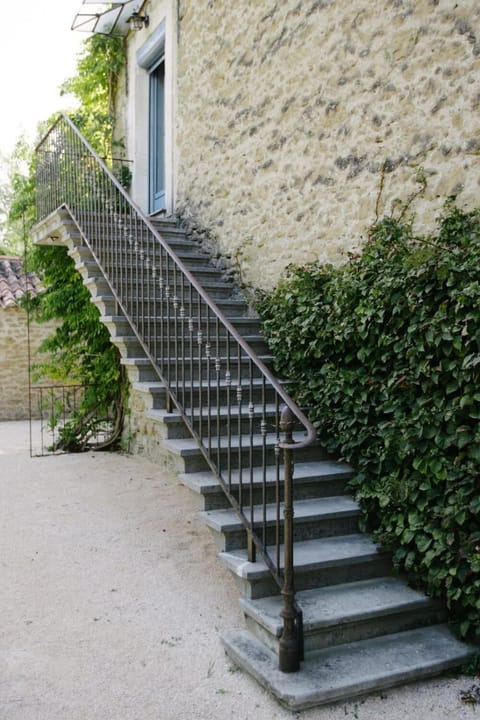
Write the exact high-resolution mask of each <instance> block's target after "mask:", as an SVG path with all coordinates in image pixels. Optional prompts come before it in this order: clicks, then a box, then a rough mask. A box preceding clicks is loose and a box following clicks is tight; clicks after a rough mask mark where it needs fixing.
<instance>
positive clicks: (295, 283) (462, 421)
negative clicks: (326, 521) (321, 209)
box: [259, 202, 480, 638]
mask: <svg viewBox="0 0 480 720" xmlns="http://www.w3.org/2000/svg"><path fill="white" fill-rule="evenodd" d="M479 267H480V209H477V210H474V211H472V212H468V213H467V212H462V211H461V210H459V209H458V208H456V207H455V206H454V204H453V203H452V202H449V203H448V204H447V206H446V208H445V211H444V214H443V215H442V216H441V217H440V218H439V220H438V226H437V230H436V232H434V233H432V234H431V235H430V236H428V237H423V236H422V237H419V236H417V235H415V234H414V232H413V230H412V226H411V224H410V223H409V222H407V221H405V219H403V218H402V219H396V220H395V219H392V218H385V219H383V220H381V221H379V222H377V223H376V224H375V225H374V226H373V227H372V228H371V230H370V234H369V238H368V241H367V242H366V244H365V246H364V248H363V251H362V253H361V254H360V255H358V256H355V257H352V258H350V260H349V262H347V263H345V264H344V265H343V266H341V267H337V268H333V267H330V266H326V265H316V264H313V265H308V266H304V267H292V268H290V269H289V271H288V274H287V275H286V276H285V277H284V278H283V279H282V281H281V282H280V284H279V285H278V287H277V288H276V289H275V290H274V291H273V292H272V293H271V294H269V295H266V296H264V297H263V298H261V299H260V300H259V310H260V312H261V315H262V316H263V318H264V328H265V331H266V334H267V337H268V340H269V343H270V346H271V348H272V350H273V352H274V355H275V358H276V362H277V369H278V370H279V371H280V372H281V373H282V376H286V377H288V378H289V380H290V381H291V382H292V387H293V392H294V394H295V396H296V399H297V400H298V402H299V403H300V404H301V405H302V406H304V407H305V408H307V409H308V412H309V414H310V416H311V417H312V418H313V419H314V421H315V423H316V426H317V428H318V433H319V437H320V439H321V441H322V442H323V444H324V445H325V446H326V448H327V449H328V450H329V451H330V452H331V453H334V454H335V455H337V456H340V457H343V458H345V459H346V460H347V461H349V462H350V463H352V465H353V466H354V468H355V476H354V479H353V482H352V489H353V490H354V491H355V492H356V494H357V496H358V498H359V499H360V501H361V503H362V505H363V508H364V511H365V516H366V524H367V525H368V526H369V527H370V528H373V529H374V530H375V531H376V533H377V536H378V537H379V538H380V539H381V540H382V541H383V542H384V543H385V544H386V545H387V546H388V547H390V548H391V549H392V551H393V557H394V560H395V562H396V563H397V565H398V566H399V567H400V568H401V569H402V570H404V571H406V572H407V573H408V574H409V575H410V577H411V579H412V580H413V581H414V582H417V583H418V584H419V585H421V586H423V587H425V588H426V589H427V590H428V591H429V592H430V593H431V594H433V595H437V596H441V597H443V598H444V599H445V600H446V601H447V603H448V605H449V607H450V609H451V611H452V614H453V616H454V617H455V618H457V620H458V623H459V628H460V631H461V633H462V634H463V635H470V636H476V637H477V638H478V637H480V490H479V485H478V477H479V474H480V426H479V420H480V391H479V387H480V330H479V328H480V280H479V273H478V268H479Z"/></svg>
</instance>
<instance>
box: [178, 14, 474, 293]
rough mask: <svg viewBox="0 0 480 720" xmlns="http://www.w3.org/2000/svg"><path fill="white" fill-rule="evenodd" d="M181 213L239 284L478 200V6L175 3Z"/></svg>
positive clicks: (266, 283) (339, 255)
mask: <svg viewBox="0 0 480 720" xmlns="http://www.w3.org/2000/svg"><path fill="white" fill-rule="evenodd" d="M178 22H179V32H178V37H179V46H178V66H177V94H178V97H177V116H176V139H177V140H176V142H177V175H178V177H177V188H178V190H177V207H178V209H179V210H180V213H181V215H182V216H183V217H184V218H185V219H186V220H187V221H188V222H189V223H190V225H191V226H192V227H196V228H197V229H199V230H208V231H209V232H210V235H211V237H212V239H213V240H214V242H215V243H217V244H218V245H219V247H220V249H221V251H222V252H223V253H224V254H227V255H229V256H230V257H231V258H232V261H233V263H234V265H236V266H237V269H239V270H240V271H241V274H242V278H243V279H244V280H245V281H246V282H247V283H251V284H252V285H254V286H257V287H263V288H268V287H271V286H272V285H273V284H274V283H275V282H276V280H277V279H278V277H279V274H280V273H281V271H282V270H283V269H284V268H285V267H286V266H287V265H288V264H289V263H291V262H294V263H301V262H306V261H311V260H320V261H331V262H335V263H336V262H339V261H341V260H342V259H343V258H345V256H346V253H347V252H348V251H351V250H353V249H354V248H356V247H357V246H358V245H359V244H361V242H362V239H363V238H364V237H365V233H366V230H367V228H368V226H369V225H371V224H372V223H373V222H374V221H375V219H376V218H379V217H382V216H383V215H384V214H391V213H392V212H393V213H397V215H398V214H399V213H400V212H402V211H403V210H404V209H406V212H408V214H409V215H410V214H413V215H414V218H415V225H416V229H418V230H419V231H422V232H425V231H428V230H429V229H431V228H432V227H433V223H434V217H435V216H436V215H437V214H438V212H439V211H441V208H442V206H443V204H444V202H445V200H446V198H447V197H448V196H452V195H453V196H455V197H456V201H457V203H458V205H459V206H460V207H462V208H467V209H468V208H471V207H473V206H474V205H475V204H478V194H479V181H480V180H479V179H480V173H479V157H480V132H479V109H480V5H479V4H478V2H477V0H462V2H453V1H452V0H414V1H413V0H412V1H410V0H382V1H381V2H375V3H373V2H371V1H370V0H351V1H350V2H348V3H344V2H340V1H339V0H337V1H336V0H303V1H302V2H300V1H299V0H282V2H278V1H277V0H263V1H262V2H259V3H256V2H255V3H254V2H246V1H244V2H235V3H221V2H219V1H218V0H217V1H216V0H183V1H182V2H180V4H179V19H178Z"/></svg>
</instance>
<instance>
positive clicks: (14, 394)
mask: <svg viewBox="0 0 480 720" xmlns="http://www.w3.org/2000/svg"><path fill="white" fill-rule="evenodd" d="M54 327H55V326H54V325H53V324H52V323H43V324H39V323H34V322H32V323H31V325H30V341H31V360H32V363H34V362H35V359H36V357H35V355H36V351H37V349H38V346H39V345H40V343H41V341H42V340H43V339H44V338H45V337H46V336H47V335H49V334H50V333H51V332H52V331H53V329H54ZM0 388H1V393H0V420H26V419H28V417H29V393H28V335H27V315H26V313H25V311H24V310H21V309H20V308H19V307H16V306H15V307H10V308H5V309H0ZM32 410H33V414H34V415H36V412H35V410H36V409H35V408H32Z"/></svg>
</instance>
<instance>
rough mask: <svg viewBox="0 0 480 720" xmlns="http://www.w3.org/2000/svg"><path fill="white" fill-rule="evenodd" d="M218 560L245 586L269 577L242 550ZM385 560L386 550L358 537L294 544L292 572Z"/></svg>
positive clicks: (266, 570)
mask: <svg viewBox="0 0 480 720" xmlns="http://www.w3.org/2000/svg"><path fill="white" fill-rule="evenodd" d="M267 551H268V553H269V555H271V556H272V557H275V554H276V553H275V548H273V547H269V548H267ZM322 553H323V556H322ZM218 557H219V558H220V560H221V561H222V562H223V563H224V564H225V566H226V567H227V568H228V569H229V570H230V571H231V572H232V573H233V574H234V575H236V576H237V577H238V578H240V579H242V580H246V581H247V582H255V581H257V580H261V579H263V578H269V577H270V574H271V573H270V570H269V568H268V567H267V565H266V564H265V562H263V561H262V560H261V559H258V560H257V561H256V562H249V560H248V558H247V552H246V550H244V549H241V550H231V551H224V552H220V553H219V554H218ZM388 558H389V553H388V551H387V550H384V549H383V548H381V547H380V546H378V545H377V544H376V543H374V542H373V540H371V539H370V538H369V537H368V536H366V535H364V534H360V533H357V534H350V535H337V536H333V537H326V538H315V539H313V540H301V541H298V542H296V543H295V572H296V573H297V574H298V575H299V574H300V573H302V574H308V573H310V572H316V571H319V570H325V569H327V568H340V567H348V566H351V565H352V564H353V565H357V564H359V563H370V562H375V561H377V560H382V559H388ZM280 565H281V567H283V545H281V546H280Z"/></svg>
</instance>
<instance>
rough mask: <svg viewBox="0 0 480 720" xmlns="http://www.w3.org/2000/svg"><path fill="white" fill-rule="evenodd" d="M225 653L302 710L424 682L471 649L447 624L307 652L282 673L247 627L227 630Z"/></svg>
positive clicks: (284, 701) (461, 660)
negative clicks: (295, 665)
mask: <svg viewBox="0 0 480 720" xmlns="http://www.w3.org/2000/svg"><path fill="white" fill-rule="evenodd" d="M222 643H223V646H224V648H225V651H226V653H227V655H228V656H229V657H230V658H231V660H232V661H233V662H234V663H235V664H236V665H237V666H238V667H240V668H241V669H242V670H244V671H246V672H247V673H249V674H250V675H252V676H253V677H254V678H255V679H256V680H257V681H258V682H259V683H260V684H261V685H262V686H263V687H264V688H266V689H267V690H268V691H270V692H271V693H272V694H273V695H274V696H275V697H276V699H277V700H278V701H279V702H280V703H281V704H282V705H284V706H285V707H287V708H288V709H289V710H292V711H300V710H307V709H308V708H312V707H315V706H318V705H327V704H331V703H334V702H338V701H340V700H342V701H346V700H351V699H353V698H357V697H361V696H362V695H367V694H368V693H372V692H378V691H380V690H384V689H386V688H390V687H395V686H397V685H403V684H405V683H408V682H413V681H418V680H423V679H426V678H428V677H432V676H435V675H439V674H441V673H442V672H446V671H447V670H451V669H452V668H455V667H459V666H461V665H463V664H464V663H466V662H468V661H469V660H470V659H471V658H472V657H473V656H474V655H475V653H476V649H475V648H472V647H471V646H468V645H466V644H464V643H462V642H460V641H459V640H457V639H456V638H455V637H454V636H453V635H452V633H451V632H450V630H449V628H448V627H447V626H446V625H432V626H429V627H427V628H419V629H416V630H406V631H404V632H401V633H395V634H392V635H384V636H382V637H377V638H372V639H369V640H361V641H357V642H354V643H348V644H345V645H337V646H336V647H333V648H328V649H326V650H318V651H315V652H312V653H310V654H309V655H308V656H307V657H306V660H305V661H304V662H303V663H302V665H301V669H300V671H299V672H296V673H282V672H280V670H279V669H278V658H277V656H276V655H275V654H274V653H273V652H271V651H270V650H268V649H267V648H266V646H265V645H264V644H263V643H261V642H260V641H259V640H257V639H256V638H255V637H254V636H253V635H252V634H251V633H249V632H248V631H246V630H243V631H238V632H232V633H228V634H226V635H224V636H223V638H222Z"/></svg>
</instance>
